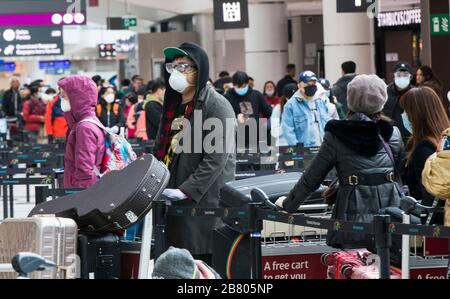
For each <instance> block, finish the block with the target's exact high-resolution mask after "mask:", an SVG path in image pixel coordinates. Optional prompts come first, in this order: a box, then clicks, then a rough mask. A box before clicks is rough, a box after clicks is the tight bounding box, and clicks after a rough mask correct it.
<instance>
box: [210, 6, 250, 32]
mask: <svg viewBox="0 0 450 299" xmlns="http://www.w3.org/2000/svg"><path fill="white" fill-rule="evenodd" d="M214 24H215V29H216V30H221V29H239V28H248V27H249V19H248V0H214Z"/></svg>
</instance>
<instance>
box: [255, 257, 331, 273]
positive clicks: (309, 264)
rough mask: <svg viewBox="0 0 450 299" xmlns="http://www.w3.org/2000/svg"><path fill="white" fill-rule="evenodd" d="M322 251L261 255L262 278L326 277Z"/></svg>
mask: <svg viewBox="0 0 450 299" xmlns="http://www.w3.org/2000/svg"><path fill="white" fill-rule="evenodd" d="M321 257H322V253H314V254H294V255H280V256H263V257H262V268H263V278H264V279H326V278H327V267H326V266H324V265H323V264H322V262H321Z"/></svg>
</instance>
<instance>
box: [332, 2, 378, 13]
mask: <svg viewBox="0 0 450 299" xmlns="http://www.w3.org/2000/svg"><path fill="white" fill-rule="evenodd" d="M377 2H379V0H337V12H338V13H345V12H367V11H368V10H369V8H370V7H371V6H372V5H378V3H377Z"/></svg>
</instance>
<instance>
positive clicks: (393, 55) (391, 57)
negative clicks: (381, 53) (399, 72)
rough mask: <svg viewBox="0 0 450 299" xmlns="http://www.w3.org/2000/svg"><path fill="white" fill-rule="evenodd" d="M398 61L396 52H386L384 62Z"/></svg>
mask: <svg viewBox="0 0 450 299" xmlns="http://www.w3.org/2000/svg"><path fill="white" fill-rule="evenodd" d="M397 61H399V55H398V53H386V62H397Z"/></svg>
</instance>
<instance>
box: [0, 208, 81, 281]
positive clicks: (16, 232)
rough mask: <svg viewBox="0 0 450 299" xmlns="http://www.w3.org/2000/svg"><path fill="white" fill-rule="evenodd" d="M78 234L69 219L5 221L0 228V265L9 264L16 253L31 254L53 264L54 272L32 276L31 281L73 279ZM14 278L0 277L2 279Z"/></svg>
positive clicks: (1, 274)
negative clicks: (55, 266)
mask: <svg viewBox="0 0 450 299" xmlns="http://www.w3.org/2000/svg"><path fill="white" fill-rule="evenodd" d="M77 231H78V228H77V225H76V223H75V222H74V221H73V220H72V219H65V218H57V217H54V216H53V215H40V216H34V217H32V218H24V219H5V220H3V221H2V222H1V224H0V263H10V262H11V259H12V257H13V256H15V255H16V254H17V253H19V252H33V253H36V254H38V255H40V256H42V257H43V258H45V259H46V260H49V261H52V262H54V263H55V264H56V265H57V268H56V269H50V270H46V271H42V272H36V273H33V274H31V275H30V278H33V279H62V278H76V274H77V273H76V263H77V258H76V253H77ZM16 276H17V274H15V273H0V278H1V279H13V278H16Z"/></svg>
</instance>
